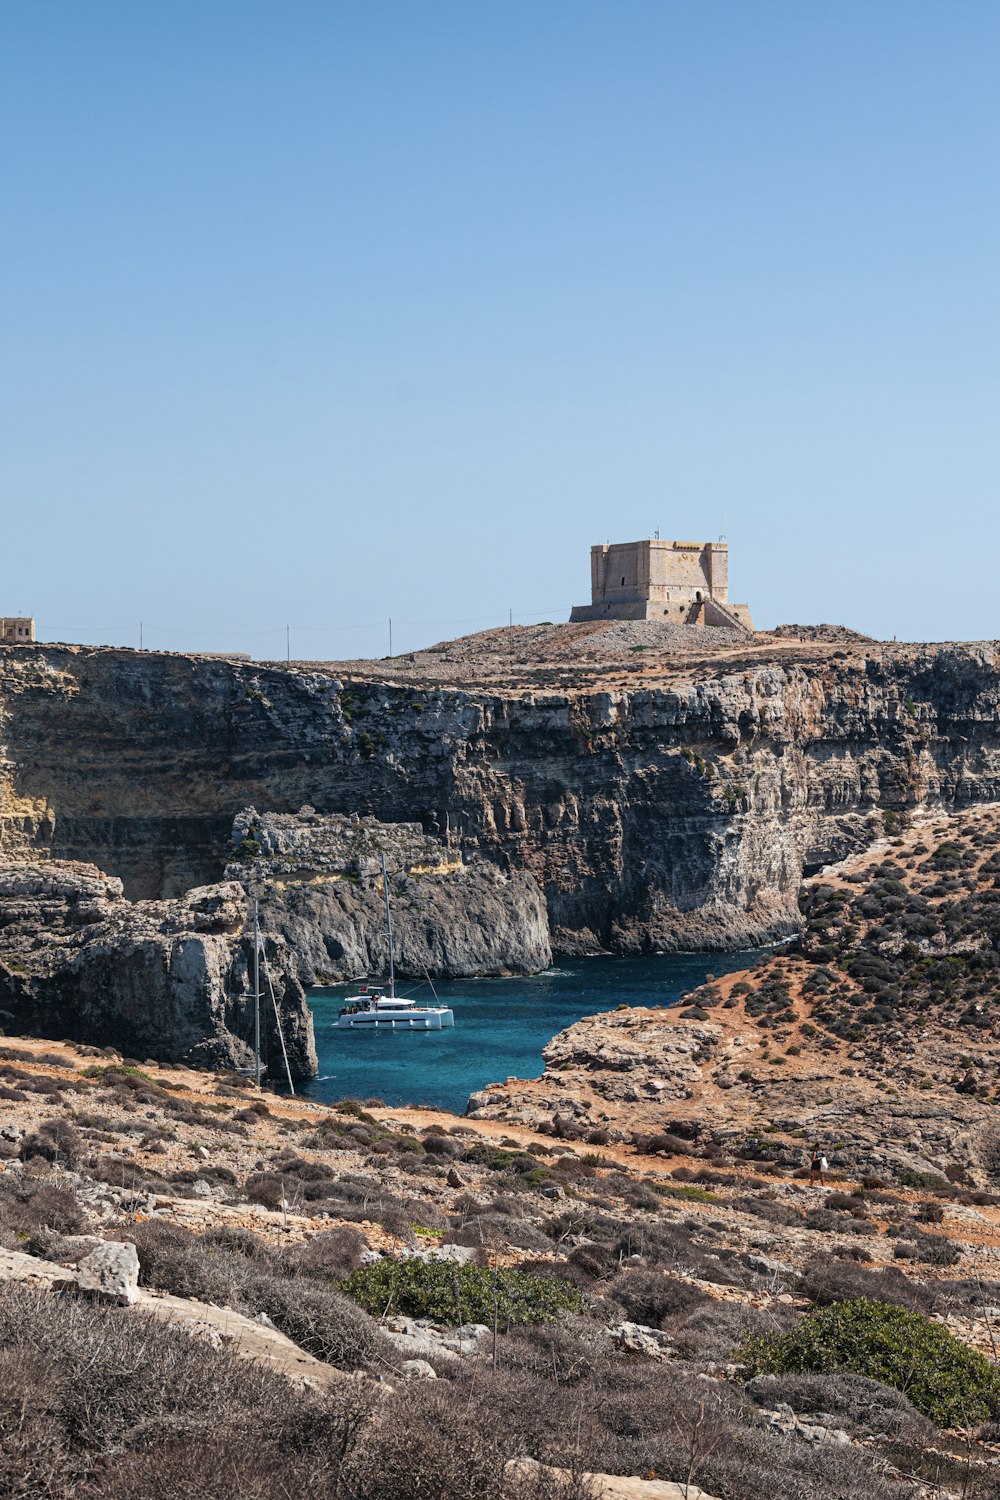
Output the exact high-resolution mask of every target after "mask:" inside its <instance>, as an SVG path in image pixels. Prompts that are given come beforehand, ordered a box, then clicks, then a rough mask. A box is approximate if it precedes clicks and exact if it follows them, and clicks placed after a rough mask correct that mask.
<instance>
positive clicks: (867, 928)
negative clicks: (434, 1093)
mask: <svg viewBox="0 0 1000 1500" xmlns="http://www.w3.org/2000/svg"><path fill="white" fill-rule="evenodd" d="M800 909H801V930H800V933H799V935H798V937H797V938H796V939H795V940H793V941H792V942H790V943H788V944H787V945H786V946H785V947H783V948H782V950H780V951H779V952H778V953H776V954H774V955H770V956H765V957H763V958H762V959H761V960H760V961H759V962H758V964H757V965H756V967H755V968H754V969H753V970H751V971H749V972H744V973H739V974H731V975H727V976H725V977H723V978H721V979H718V980H712V981H711V982H710V983H708V984H706V985H705V986H704V987H703V988H701V989H699V990H696V991H694V992H692V993H691V994H690V995H688V996H687V998H686V1001H685V1002H684V1003H683V1004H682V1006H680V1007H679V1008H677V1009H674V1010H648V1009H639V1008H633V1007H630V1006H628V1004H627V1003H626V1004H623V1005H622V1007H621V1008H620V1009H619V1010H617V1011H614V1012H611V1013H609V1014H605V1015H601V1016H592V1017H590V1018H588V1019H586V1020H583V1021H580V1022H579V1023H578V1024H577V1025H575V1026H572V1027H570V1028H569V1029H568V1030H567V1031H564V1032H563V1033H561V1034H560V1035H559V1036H557V1037H555V1038H554V1039H553V1041H552V1042H551V1043H550V1044H549V1046H548V1047H547V1048H546V1049H545V1062H546V1069H545V1074H544V1076H543V1077H542V1078H541V1079H539V1080H536V1081H533V1082H518V1081H516V1080H508V1082H507V1083H506V1084H503V1085H495V1086H492V1087H490V1088H489V1089H487V1090H484V1091H483V1092H482V1093H481V1094H477V1095H475V1096H474V1097H473V1099H472V1100H471V1101H470V1111H471V1113H472V1114H473V1116H474V1117H476V1118H480V1117H492V1118H504V1119H509V1120H516V1121H519V1122H521V1123H530V1124H531V1125H533V1126H534V1127H536V1128H538V1127H541V1128H543V1129H545V1130H549V1131H551V1130H558V1131H559V1132H562V1133H564V1134H566V1135H569V1136H572V1135H573V1134H574V1133H578V1132H586V1131H587V1130H594V1129H598V1130H601V1131H603V1132H606V1133H608V1134H609V1137H610V1138H617V1139H632V1138H633V1137H637V1138H642V1135H643V1133H645V1134H646V1135H660V1136H665V1138H666V1139H667V1142H668V1145H669V1143H670V1142H671V1141H672V1140H673V1142H674V1144H676V1139H677V1138H684V1139H707V1138H710V1139H711V1140H712V1141H713V1142H714V1143H715V1144H716V1145H717V1146H718V1147H719V1148H720V1149H724V1150H726V1151H728V1152H731V1153H733V1154H735V1155H737V1156H738V1157H740V1158H742V1159H744V1160H760V1161H778V1162H784V1163H785V1164H788V1163H790V1162H792V1161H796V1160H798V1159H799V1158H800V1156H801V1152H802V1151H803V1149H805V1147H806V1146H808V1145H809V1144H810V1143H812V1142H814V1141H818V1142H819V1143H820V1144H821V1145H823V1146H824V1148H825V1149H826V1150H827V1151H828V1153H829V1154H830V1156H831V1157H832V1158H833V1159H834V1160H836V1161H837V1162H838V1164H840V1165H841V1166H842V1167H843V1168H844V1169H845V1170H848V1171H851V1172H853V1173H856V1174H861V1175H865V1174H870V1175H871V1174H873V1175H882V1174H886V1173H889V1174H891V1175H893V1176H895V1177H899V1176H900V1174H902V1175H903V1177H904V1178H909V1179H913V1180H918V1179H919V1180H925V1181H928V1182H931V1181H933V1182H936V1183H937V1184H938V1185H939V1186H944V1185H945V1184H946V1183H951V1184H952V1185H953V1189H954V1192H955V1193H956V1194H958V1192H959V1190H960V1189H962V1188H965V1189H968V1190H973V1191H975V1190H979V1191H982V1190H992V1189H993V1188H995V1187H996V1186H998V1185H1000V1179H998V1173H1000V1132H998V1127H997V1117H996V1110H997V1101H998V1099H1000V1008H998V1000H997V995H998V987H1000V808H997V807H984V808H976V809H972V810H969V811H967V812H964V813H962V814H958V815H955V816H954V817H951V818H942V817H940V816H935V815H924V816H920V817H914V818H913V819H911V820H910V821H909V823H908V825H907V826H906V827H900V829H899V830H898V831H897V832H896V834H895V835H894V836H892V837H890V838H883V839H882V840H881V841H879V842H878V843H877V844H876V845H875V846H873V848H872V849H871V850H869V851H866V852H865V853H864V854H860V855H856V856H853V857H852V858H850V859H848V860H846V861H845V862H844V863H842V864H840V865H838V866H834V867H832V868H831V869H830V870H828V871H824V872H822V873H821V874H819V875H817V876H815V877H814V878H813V879H812V880H810V881H808V882H807V883H806V885H805V886H804V887H803V889H802V892H801V895H800ZM623 999H625V1000H626V1001H627V997H623ZM955 1212H956V1213H958V1214H959V1215H960V1216H969V1215H971V1216H972V1217H973V1218H974V1217H975V1210H974V1205H970V1204H966V1205H965V1206H964V1207H961V1208H957V1209H956V1210H955Z"/></svg>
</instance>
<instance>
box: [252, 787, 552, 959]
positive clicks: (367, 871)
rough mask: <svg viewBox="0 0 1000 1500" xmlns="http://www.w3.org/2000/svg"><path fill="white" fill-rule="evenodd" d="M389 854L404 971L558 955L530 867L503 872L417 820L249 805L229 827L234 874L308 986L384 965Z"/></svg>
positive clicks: (395, 931) (395, 927)
mask: <svg viewBox="0 0 1000 1500" xmlns="http://www.w3.org/2000/svg"><path fill="white" fill-rule="evenodd" d="M382 855H384V856H385V860H386V873H387V876H388V879H389V887H390V899H391V903H392V926H393V939H394V949H395V962H396V968H397V971H398V972H399V973H401V974H406V975H409V976H411V977H414V978H417V979H421V978H423V977H424V975H425V974H430V975H433V976H435V977H438V976H441V977H444V978H454V979H460V978H465V977H468V976H470V975H474V974H505V973H536V972H538V971H539V970H541V969H544V968H546V967H547V966H548V964H549V963H550V962H551V959H552V950H551V948H550V946H549V935H548V923H547V919H546V910H545V897H544V896H543V894H542V892H541V890H540V889H539V887H538V884H537V882H536V881H535V879H534V877H533V876H532V875H531V874H530V873H529V872H528V871H527V870H509V871H506V872H505V871H503V870H501V869H499V868H498V867H497V866H496V865H494V864H491V863H489V861H487V860H484V859H473V860H471V861H470V862H466V861H465V860H463V858H462V855H461V852H460V851H458V850H455V849H448V848H447V847H446V846H445V845H444V844H442V843H441V842H440V841H439V840H436V839H431V838H428V837H427V835H426V834H425V833H424V832H423V830H422V829H421V827H420V825H419V823H380V822H378V820H377V819H375V818H365V819H361V818H358V817H357V816H356V815H355V817H354V818H345V817H341V816H338V815H337V814H333V815H329V816H324V815H323V814H321V813H318V812H316V811H315V810H314V809H313V808H308V807H307V808H302V809H301V810H300V812H299V813H297V814H283V813H264V814H261V813H258V812H257V811H256V810H255V809H254V808H248V809H247V810H246V811H245V812H243V813H241V814H240V816H239V817H238V818H237V819H236V822H235V824H234V828H233V856H234V857H233V859H232V861H231V863H230V864H229V865H227V867H226V875H227V878H229V879H233V880H239V881H242V882H243V883H244V884H245V885H246V887H247V889H248V890H250V891H254V892H257V893H258V895H259V897H260V914H261V923H262V926H263V928H264V929H265V930H266V931H267V932H274V933H279V934H280V935H281V937H282V938H283V939H284V941H285V942H286V943H287V944H288V946H289V948H290V949H292V950H293V951H294V952H295V954H296V957H297V959H298V966H299V973H300V975H301V977H302V979H303V980H304V982H305V983H306V984H316V983H332V982H336V981H338V980H345V979H353V978H357V977H359V976H361V975H372V976H381V975H384V974H385V973H386V972H387V970H388V957H389V955H388V936H387V929H386V920H385V905H384V896H383V888H382V864H381V856H382Z"/></svg>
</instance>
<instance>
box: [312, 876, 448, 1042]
mask: <svg viewBox="0 0 1000 1500" xmlns="http://www.w3.org/2000/svg"><path fill="white" fill-rule="evenodd" d="M382 894H383V895H384V897H385V925H386V931H387V933H388V935H389V987H388V993H386V987H385V985H370V984H365V985H362V986H361V988H360V990H358V992H357V994H355V995H349V996H348V998H347V1000H346V1001H345V1003H344V1005H343V1007H342V1009H341V1012H340V1015H339V1016H338V1018H337V1025H338V1026H376V1027H378V1026H388V1027H389V1028H391V1029H395V1028H396V1027H402V1028H403V1029H404V1030H408V1031H440V1030H441V1028H442V1027H443V1026H454V1024H455V1013H454V1011H452V1010H451V1009H450V1008H449V1007H448V1006H446V1005H417V1004H416V1003H415V1002H414V1001H413V1000H408V999H406V997H405V996H403V995H397V994H396V966H395V958H394V954H393V946H392V912H391V911H390V909H389V876H388V874H387V872H386V868H385V855H384V854H383V855H382ZM433 988H434V987H433V985H432V986H431V989H432V990H433ZM434 998H435V1000H436V999H437V996H436V995H435V997H434Z"/></svg>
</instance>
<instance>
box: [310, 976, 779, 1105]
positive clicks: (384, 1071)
mask: <svg viewBox="0 0 1000 1500" xmlns="http://www.w3.org/2000/svg"><path fill="white" fill-rule="evenodd" d="M758 956H759V950H758V951H756V952H749V953H674V954H669V955H662V956H654V957H648V958H609V957H603V956H602V957H599V958H574V959H561V960H559V961H558V962H557V963H556V964H555V965H554V967H553V968H551V969H547V970H546V971H545V972H544V973H543V974H534V975H531V976H530V977H527V978H523V977H522V978H517V979H461V980H452V981H449V982H444V981H442V982H440V983H438V984H436V985H435V989H436V990H437V993H438V996H439V998H440V1000H441V1002H442V1004H444V1005H450V1006H451V1007H452V1009H453V1010H454V1012H455V1025H454V1028H448V1029H446V1030H444V1031H409V1030H402V1029H399V1030H391V1029H390V1028H389V1027H384V1028H383V1027H379V1028H378V1030H376V1029H375V1028H374V1027H371V1028H365V1029H362V1028H360V1027H356V1028H351V1029H338V1028H337V1024H336V1023H337V1016H338V1014H339V1012H340V1007H341V1005H342V1004H343V1002H344V997H345V996H346V995H348V994H350V993H353V992H354V991H356V989H357V986H356V985H330V986H322V987H317V988H314V989H312V990H310V992H309V1004H310V1006H311V1008H312V1013H313V1018H314V1021H315V1026H316V1051H317V1054H318V1056H319V1076H318V1077H317V1078H315V1079H313V1080H312V1081H311V1082H310V1083H309V1084H308V1085H307V1086H306V1087H305V1089H304V1092H305V1093H306V1094H307V1096H308V1097H310V1098H313V1099H319V1100H321V1101H322V1102H323V1103H334V1102H335V1101H336V1100H338V1099H376V1098H377V1099H382V1100H384V1101H385V1103H386V1104H394V1105H404V1104H424V1105H431V1106H434V1107H435V1108H438V1109H447V1110H451V1111H453V1112H454V1113H456V1114H463V1113H464V1112H465V1106H466V1102H467V1101H468V1098H469V1095H470V1094H472V1093H474V1092H475V1091H476V1090H477V1089H481V1088H484V1087H485V1086H486V1085H487V1084H488V1083H497V1082H502V1081H503V1080H504V1079H505V1078H507V1077H509V1076H513V1077H515V1078H537V1077H538V1076H539V1074H540V1073H541V1071H542V1067H543V1063H542V1048H543V1047H544V1046H545V1044H546V1043H547V1042H548V1041H550V1040H551V1039H552V1037H554V1036H555V1035H556V1033H557V1032H559V1031H562V1030H564V1028H565V1027H567V1026H572V1024H573V1022H574V1021H579V1020H580V1019H581V1018H582V1017H583V1016H592V1015H594V1014H595V1013H596V1012H598V1011H602V1010H614V1008H615V1006H616V1005H623V1004H624V1005H676V1004H677V1002H678V1000H679V999H680V997H681V995H682V994H683V993H684V992H685V991H686V990H690V989H693V988H694V987H695V986H696V985H699V984H701V983H703V982H704V980H705V977H706V975H708V974H729V973H731V972H732V971H733V970H736V969H745V968H748V967H749V966H750V965H751V964H752V963H753V962H754V960H755V959H756V958H757V957H758ZM397 991H398V993H400V994H406V995H410V996H412V998H413V999H415V1000H416V1001H417V1002H418V1003H427V1004H433V1003H434V1001H433V996H432V995H431V992H430V989H429V987H428V986H427V985H426V984H424V985H417V984H414V983H406V982H401V983H399V984H398V985H397Z"/></svg>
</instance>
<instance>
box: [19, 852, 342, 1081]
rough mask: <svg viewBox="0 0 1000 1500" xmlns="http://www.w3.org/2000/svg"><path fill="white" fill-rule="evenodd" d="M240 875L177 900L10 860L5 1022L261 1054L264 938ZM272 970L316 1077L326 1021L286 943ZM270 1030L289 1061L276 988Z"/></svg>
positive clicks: (237, 1057)
mask: <svg viewBox="0 0 1000 1500" xmlns="http://www.w3.org/2000/svg"><path fill="white" fill-rule="evenodd" d="M246 918H247V901H246V896H245V894H244V892H243V889H242V887H240V886H239V885H237V884H235V883H233V882H231V883H228V884H223V885H213V886H203V887H199V888H196V889H194V890H191V891H189V892H188V894H187V895H186V896H185V897H183V898H181V899H178V900H173V901H155V902H154V901H139V902H131V901H127V900H125V898H124V896H123V893H122V883H121V881H120V880H118V879H116V878H114V877H111V876H107V875H104V874H102V873H101V871H100V870H97V869H95V868H94V867H93V866H92V865H84V864H67V863H63V862H60V861H37V862H34V863H28V862H24V863H20V862H17V861H10V862H8V863H6V864H5V863H0V1020H3V1021H4V1022H5V1024H6V1025H7V1026H8V1027H12V1028H15V1029H16V1030H18V1031H19V1032H21V1033H22V1034H27V1035H36V1036H48V1037H54V1038H62V1037H68V1038H72V1039H76V1040H85V1041H87V1042H96V1043H101V1044H109V1045H113V1046H115V1047H118V1048H119V1049H120V1050H121V1051H123V1052H125V1053H127V1054H128V1053H130V1054H132V1055H135V1056H138V1057H140V1058H146V1057H147V1056H148V1057H152V1058H154V1059H157V1060H163V1061H185V1062H190V1063H193V1064H196V1065H199V1066H203V1067H204V1066H208V1067H228V1068H238V1067H246V1066H248V1065H249V1064H250V1063H251V1062H252V1060H253V1054H252V1051H251V1045H250V1043H251V1041H252V1035H253V990H252V957H251V955H252V947H253V944H252V938H250V939H249V940H248V938H247V936H246V935H245V928H246ZM264 951H265V955H266V959H267V967H268V970H269V971H270V975H271V979H272V983H273V985H274V991H275V999H276V1002H277V1006H278V1009H279V1012H280V1015H281V1026H282V1032H283V1034H284V1039H285V1045H286V1046H287V1048H288V1052H289V1061H290V1064H291V1067H292V1071H293V1074H296V1075H298V1076H299V1077H305V1076H309V1075H311V1074H313V1073H315V1071H316V1055H315V1049H314V1046H313V1039H312V1021H311V1018H310V1015H309V1011H308V1007H307V1005H306V1003H305V991H304V990H303V988H302V985H301V983H300V982H299V979H298V976H297V969H296V964H295V958H294V955H293V954H291V953H290V952H289V951H288V949H287V947H286V945H285V944H284V942H283V941H282V940H281V938H280V937H278V936H275V935H271V936H269V937H268V939H267V942H266V945H265V949H264ZM264 996H265V1002H266V1003H265V1004H264V1006H263V1008H262V1014H261V1022H262V1037H263V1044H264V1048H265V1052H266V1055H270V1056H271V1057H272V1060H273V1066H272V1071H275V1070H276V1069H277V1068H278V1067H280V1065H281V1057H280V1043H279V1039H278V1037H277V1033H276V1029H275V1022H274V1008H273V1006H272V1005H271V1002H270V994H269V992H268V991H267V990H266V989H265V992H264Z"/></svg>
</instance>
